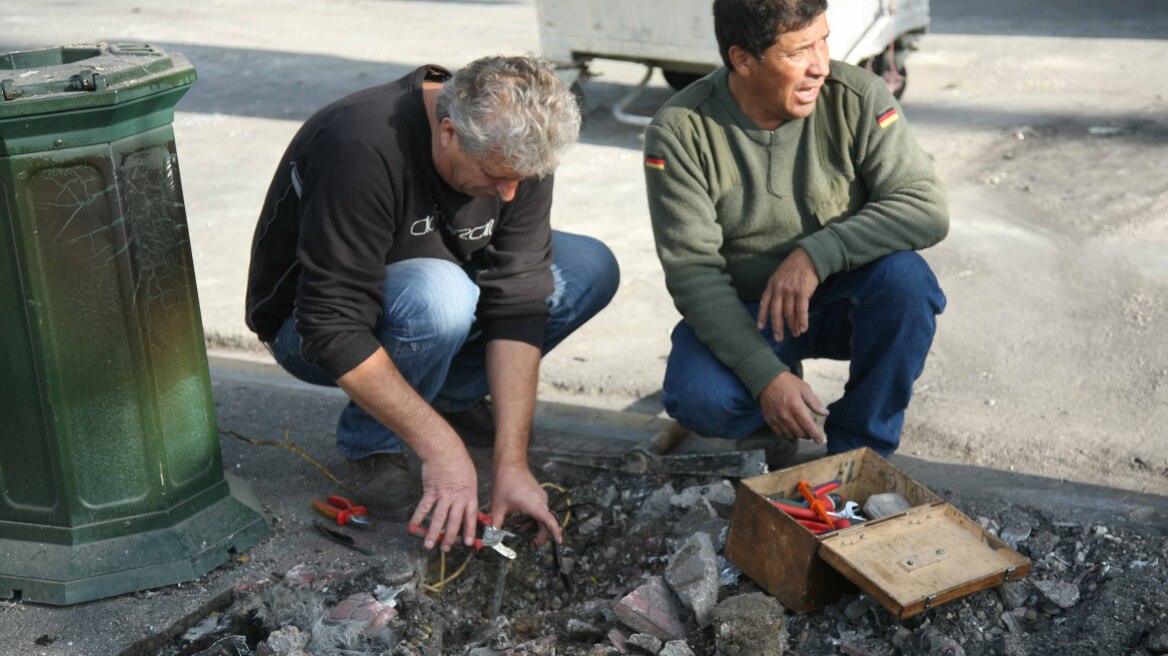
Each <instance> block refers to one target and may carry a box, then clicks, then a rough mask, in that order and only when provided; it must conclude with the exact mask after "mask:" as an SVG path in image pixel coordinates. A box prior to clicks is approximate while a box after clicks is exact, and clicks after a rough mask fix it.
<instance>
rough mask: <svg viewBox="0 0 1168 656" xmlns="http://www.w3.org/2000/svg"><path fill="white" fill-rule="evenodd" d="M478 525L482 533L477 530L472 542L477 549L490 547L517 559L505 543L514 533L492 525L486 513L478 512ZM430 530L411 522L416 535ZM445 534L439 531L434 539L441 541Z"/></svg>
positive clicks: (422, 536) (505, 556) (424, 535)
mask: <svg viewBox="0 0 1168 656" xmlns="http://www.w3.org/2000/svg"><path fill="white" fill-rule="evenodd" d="M478 525H479V527H480V528H482V534H481V535H480V534H479V532H478V531H477V530H476V531H475V540H474V543H473V544H472V546H473V547H474V550H475V551H481V550H482V549H483V547H486V548H488V549H494V550H495V551H497V552H498V553H499V555H501V556H503V557H504V558H507V559H509V560H514V559H515V550H514V549H512V548H511V547H508V546H507V545H505V544H503V540H504V539H506V538H513V537H515V534H514V533H512V532H510V531H504V530H503V529H501V528H495V527H494V526H491V516H490V515H488V514H486V513H478ZM429 532H430V531H429V530H428V529H427V528H426V527H424V526H422V525H421V524H410V535H416V536H418V537H420V538H424V537H426V534H427V533H429ZM445 535H446V533H445V532H442V533H439V534H438V537H437V538H435V540H434V541H435V542H441V541H442V538H443V537H444V536H445Z"/></svg>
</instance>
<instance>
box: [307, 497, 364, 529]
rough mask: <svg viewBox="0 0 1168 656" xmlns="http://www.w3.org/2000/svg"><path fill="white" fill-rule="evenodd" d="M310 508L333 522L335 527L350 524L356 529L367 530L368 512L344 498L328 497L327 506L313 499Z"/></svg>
mask: <svg viewBox="0 0 1168 656" xmlns="http://www.w3.org/2000/svg"><path fill="white" fill-rule="evenodd" d="M312 507H313V508H316V512H318V513H320V514H322V515H324V516H325V517H328V518H329V519H332V520H335V521H336V522H337V526H346V525H349V524H351V525H353V526H356V527H358V528H369V511H367V510H365V506H358V505H357V504H355V503H353V502H352V501H349V500H348V499H346V498H345V497H339V496H336V495H329V496H328V503H327V504H326V503H325V502H323V501H321V500H320V499H313V500H312Z"/></svg>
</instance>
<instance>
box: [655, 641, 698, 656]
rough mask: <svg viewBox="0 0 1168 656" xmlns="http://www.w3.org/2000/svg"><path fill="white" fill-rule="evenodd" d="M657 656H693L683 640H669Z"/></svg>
mask: <svg viewBox="0 0 1168 656" xmlns="http://www.w3.org/2000/svg"><path fill="white" fill-rule="evenodd" d="M657 656H694V653H693V650H692V649H690V648H689V645H687V644H686V643H685V641H684V640H670V641H669V642H667V643H665V646H664V647H662V648H661V651H659V652H657Z"/></svg>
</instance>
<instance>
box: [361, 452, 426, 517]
mask: <svg viewBox="0 0 1168 656" xmlns="http://www.w3.org/2000/svg"><path fill="white" fill-rule="evenodd" d="M414 460H417V459H416V458H414ZM420 474H421V472H420V468H418V467H411V466H410V463H409V458H407V456H406V454H404V453H375V454H373V455H371V456H367V457H365V458H361V459H359V460H350V461H349V480H350V481H351V482H352V484H353V487H354V488H355V490H354V492H353V496H354V497H355V499H354V500H355V501H356V502H357V504H358V505H362V506H365V508H366V509H367V510H368V511H369V514H370V515H371V516H372V517H374V518H376V519H385V520H389V521H391V522H404V521H406V520H408V519H409V518H410V515H412V514H413V512H414V508H415V507H416V506H417V505H418V501H419V500H420V499H421V498H422V481H421V475H420Z"/></svg>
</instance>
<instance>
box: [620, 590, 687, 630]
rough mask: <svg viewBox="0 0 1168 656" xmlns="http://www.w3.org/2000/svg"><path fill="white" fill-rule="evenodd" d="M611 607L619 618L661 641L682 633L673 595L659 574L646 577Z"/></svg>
mask: <svg viewBox="0 0 1168 656" xmlns="http://www.w3.org/2000/svg"><path fill="white" fill-rule="evenodd" d="M614 611H615V612H616V616H617V618H618V619H620V621H621V622H624V623H625V625H626V626H628V627H630V628H632V629H634V630H636V631H637V632H638V633H648V634H649V635H652V636H656V637H657V638H660V639H661V640H664V641H669V640H677V639H679V638H683V637H685V626H684V625H683V624H682V623H681V620H680V619H679V617H680V615H681V606H680V604H679V602H678V599H677V596H676V595H674V593H673V591H672V590H670V589H669V586H668V585H667V584H666V583H665V579H663V578H661V577H660V576H653V577H650V578H649V580H648V581H646V582H645V583H644V584H643V585H641V586H640V587H638V588H637V589H636V590H633V591H632V592H630V593H629V594H628V595H626V596H625V597H624V598H623V599H621V600H620V602H618V603H617V605H616V607H615V608H614Z"/></svg>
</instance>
